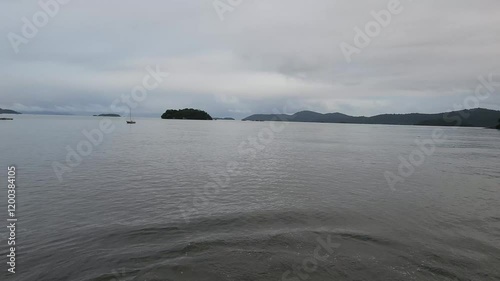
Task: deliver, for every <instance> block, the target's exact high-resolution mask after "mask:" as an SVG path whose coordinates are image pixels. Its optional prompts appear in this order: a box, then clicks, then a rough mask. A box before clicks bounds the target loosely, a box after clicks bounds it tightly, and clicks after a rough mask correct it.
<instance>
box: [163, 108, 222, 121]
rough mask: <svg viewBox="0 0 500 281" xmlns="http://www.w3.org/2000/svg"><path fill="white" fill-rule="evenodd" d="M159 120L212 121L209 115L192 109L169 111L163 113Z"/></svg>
mask: <svg viewBox="0 0 500 281" xmlns="http://www.w3.org/2000/svg"><path fill="white" fill-rule="evenodd" d="M161 119H186V120H213V118H212V116H210V114H208V113H206V112H205V111H203V110H199V109H194V108H185V109H179V110H175V109H169V110H167V111H165V113H163V115H162V116H161Z"/></svg>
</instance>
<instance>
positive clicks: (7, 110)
mask: <svg viewBox="0 0 500 281" xmlns="http://www.w3.org/2000/svg"><path fill="white" fill-rule="evenodd" d="M0 114H21V113H20V112H17V111H14V110H10V109H2V108H0Z"/></svg>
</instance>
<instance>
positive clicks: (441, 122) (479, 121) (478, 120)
mask: <svg viewBox="0 0 500 281" xmlns="http://www.w3.org/2000/svg"><path fill="white" fill-rule="evenodd" d="M499 118H500V111H498V110H491V109H485V108H475V109H465V110H460V111H452V112H444V113H435V114H423V113H409V114H381V115H376V116H372V117H365V116H349V115H346V114H342V113H338V112H337V113H327V114H322V113H317V112H313V111H301V112H297V113H295V114H293V115H288V114H255V115H252V116H249V117H247V118H245V119H243V121H286V122H319V123H348V124H386V125H419V126H459V127H485V128H495V127H496V128H500V125H499V124H498V122H497V120H499Z"/></svg>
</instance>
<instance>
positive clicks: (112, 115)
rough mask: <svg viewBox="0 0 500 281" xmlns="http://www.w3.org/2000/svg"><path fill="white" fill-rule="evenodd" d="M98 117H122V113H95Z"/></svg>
mask: <svg viewBox="0 0 500 281" xmlns="http://www.w3.org/2000/svg"><path fill="white" fill-rule="evenodd" d="M94 116H96V117H121V116H120V114H114V113H107V114H99V115H94Z"/></svg>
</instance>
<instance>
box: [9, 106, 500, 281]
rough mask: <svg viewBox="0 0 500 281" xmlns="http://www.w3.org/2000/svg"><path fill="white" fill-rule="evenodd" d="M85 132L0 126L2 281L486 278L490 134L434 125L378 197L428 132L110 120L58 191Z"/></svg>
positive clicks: (48, 120)
mask: <svg viewBox="0 0 500 281" xmlns="http://www.w3.org/2000/svg"><path fill="white" fill-rule="evenodd" d="M99 120H100V119H98V118H97V117H96V118H92V117H43V116H19V117H17V116H16V117H15V120H14V121H10V122H2V123H0V130H1V134H0V146H1V155H0V164H1V167H2V168H1V169H2V171H0V175H1V179H2V183H1V186H2V189H1V190H3V191H1V198H3V199H2V200H1V202H0V208H1V210H2V211H0V213H1V214H4V215H3V216H4V217H3V218H4V219H2V220H3V221H4V223H6V209H7V206H6V200H5V197H6V195H7V192H6V179H5V176H6V175H7V168H6V167H7V166H8V165H12V164H15V165H16V166H17V170H18V179H17V184H18V187H17V189H18V194H17V196H18V197H17V199H18V210H17V213H18V218H19V222H18V230H17V231H18V237H17V239H18V263H17V268H16V269H17V273H16V275H10V274H7V273H6V271H7V266H6V261H7V258H6V257H5V255H6V253H7V241H6V238H7V232H6V229H5V227H2V229H3V230H2V233H1V235H2V237H1V241H0V242H1V244H0V245H1V248H0V249H1V256H3V257H4V258H2V259H3V260H4V261H2V262H1V264H3V265H2V268H3V269H2V273H1V274H0V276H2V280H29V281H32V280H48V281H56V280H72V281H84V280H101V281H104V280H113V281H116V280H119V281H125V280H138V281H143V280H149V281H154V280H197V281H201V280H218V281H220V280H238V281H242V280H261V281H262V280H293V281H299V280H302V281H303V280H500V267H499V265H500V207H499V202H500V200H499V199H500V192H499V187H500V168H499V167H500V165H499V164H500V141H499V140H500V132H499V131H496V130H486V129H479V128H459V129H453V128H442V130H444V133H445V134H446V136H447V139H446V140H445V141H443V142H441V143H439V144H437V145H436V146H437V147H436V150H435V151H434V153H433V154H432V155H429V156H425V162H424V163H423V164H422V165H420V166H418V167H416V168H415V171H414V173H413V174H411V175H409V176H408V177H405V178H404V182H399V183H397V184H396V185H395V186H394V188H393V189H391V188H390V187H389V185H388V184H387V181H386V178H385V177H384V173H385V172H386V171H390V172H392V173H394V174H395V175H398V165H400V162H401V160H400V159H399V158H398V157H400V156H402V157H405V158H406V159H408V157H409V155H410V154H411V153H412V152H413V151H415V149H417V148H418V147H417V145H416V144H415V140H420V141H424V140H429V139H430V138H431V136H432V133H433V130H434V129H435V128H433V127H413V126H382V125H380V126H378V125H347V124H304V123H287V124H286V126H285V127H283V128H282V127H281V125H284V123H282V124H278V125H280V126H279V127H278V126H276V127H271V123H267V122H238V121H181V120H179V121H166V120H156V119H138V120H137V121H138V123H137V124H136V125H134V126H128V125H126V124H124V123H125V121H124V120H123V119H114V121H113V122H114V124H115V126H116V130H115V131H114V132H113V133H112V134H107V135H105V136H104V140H103V142H102V143H101V144H99V145H98V146H94V147H93V152H92V153H91V154H90V155H89V156H87V157H83V162H82V163H81V164H80V165H78V166H77V167H74V168H72V171H71V172H67V173H65V174H64V175H63V180H62V182H60V181H59V180H58V179H57V177H56V175H55V173H54V171H53V168H52V164H53V163H54V161H58V162H60V163H62V164H64V163H66V160H65V158H66V155H67V150H66V147H67V146H69V147H71V148H73V149H75V148H76V146H77V144H78V143H79V142H80V141H81V140H85V137H84V136H83V135H82V130H83V129H87V130H92V129H95V128H98V123H99ZM271 129H274V130H275V131H277V129H280V130H281V131H279V132H273V131H272V130H271ZM269 132H273V134H272V135H270V134H269ZM259 137H260V138H263V139H264V140H265V141H264V142H262V141H261V140H260V139H259ZM254 141H256V143H253V142H254ZM252 143H253V144H252ZM4 210H5V211H4Z"/></svg>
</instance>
